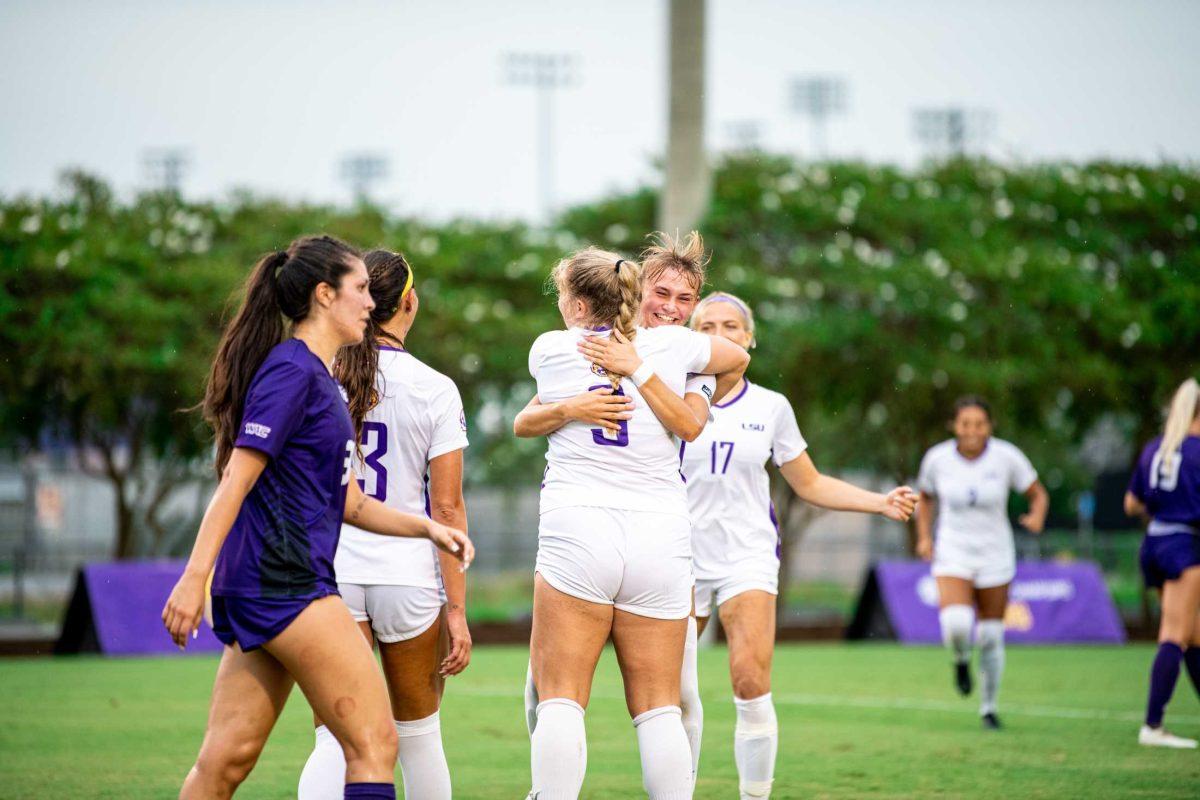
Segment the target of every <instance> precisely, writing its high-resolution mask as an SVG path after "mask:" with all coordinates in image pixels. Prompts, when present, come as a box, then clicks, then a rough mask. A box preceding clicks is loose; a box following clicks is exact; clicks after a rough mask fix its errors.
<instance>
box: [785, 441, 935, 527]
mask: <svg viewBox="0 0 1200 800" xmlns="http://www.w3.org/2000/svg"><path fill="white" fill-rule="evenodd" d="M779 471H780V472H781V473H782V474H783V477H784V480H786V481H787V482H788V485H789V486H791V487H792V491H793V492H795V493H796V496H797V497H799V498H800V499H801V500H803V501H805V502H806V503H811V504H813V505H814V506H820V507H821V508H829V509H832V510H834V511H860V512H863V513H867V514H881V515H882V516H885V517H887V518H888V519H894V520H896V521H898V522H905V521H907V520H908V518H909V517H910V516H911V515H912V512H913V509H914V508H915V506H916V504H917V495H916V493H915V492H913V490H912V489H909V488H908V487H907V486H900V487H898V488H896V489H893V490H892V491H890V492H888V493H887V494H880V493H879V492H871V491H867V490H866V489H860V488H859V487H857V486H855V485H853V484H850V483H846V482H845V481H843V480H838V479H837V478H831V477H829V476H828V475H822V474H821V473H820V472H818V471H817V468H816V465H814V464H813V462H812V459H811V458H809V455H808V453H801V454H800V455H799V456H797V457H796V458H793V459H792V460H791V461H789V462H787V463H786V464H784V465H783V466H782V467H780V468H779Z"/></svg>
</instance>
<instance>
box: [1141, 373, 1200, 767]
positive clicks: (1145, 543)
mask: <svg viewBox="0 0 1200 800" xmlns="http://www.w3.org/2000/svg"><path fill="white" fill-rule="evenodd" d="M1198 394H1200V386H1198V385H1197V383H1196V380H1195V378H1188V379H1187V380H1186V381H1184V382H1183V384H1182V385H1180V387H1179V388H1178V389H1177V390H1176V391H1175V396H1174V398H1173V399H1172V400H1171V410H1170V411H1169V412H1168V414H1167V422H1166V425H1165V426H1164V427H1163V433H1162V435H1161V436H1157V437H1155V438H1154V439H1153V440H1151V442H1150V443H1149V444H1147V445H1146V447H1145V448H1144V449H1143V450H1142V454H1141V457H1140V458H1138V462H1137V467H1136V468H1135V469H1134V473H1133V477H1132V478H1131V479H1130V481H1129V490H1128V491H1127V492H1126V493H1125V513H1126V514H1128V515H1129V516H1131V517H1135V516H1136V517H1143V518H1145V517H1149V524H1148V525H1147V527H1146V536H1145V538H1144V539H1143V540H1142V550H1141V563H1142V575H1143V577H1144V578H1145V580H1146V585H1147V586H1148V587H1151V588H1153V589H1157V590H1158V592H1159V596H1160V599H1161V601H1162V619H1161V621H1160V622H1159V628H1158V652H1157V653H1156V654H1155V656H1154V663H1153V665H1152V666H1151V669H1150V696H1149V698H1148V700H1147V701H1146V723H1145V725H1143V726H1142V729H1141V731H1139V732H1138V741H1139V742H1140V743H1141V744H1144V745H1150V746H1157V747H1178V748H1194V747H1196V740H1195V739H1185V738H1183V737H1182V736H1175V735H1173V734H1171V733H1169V732H1167V730H1166V729H1165V728H1163V712H1164V710H1165V709H1166V706H1167V702H1168V701H1169V700H1170V699H1171V694H1172V693H1173V692H1174V691H1175V682H1176V681H1177V680H1178V679H1179V662H1180V661H1184V662H1185V663H1186V664H1187V671H1188V675H1189V676H1190V677H1191V679H1192V684H1193V685H1194V686H1195V687H1196V691H1197V692H1200V631H1198V630H1197V626H1196V615H1197V612H1198V611H1200V418H1197V415H1196V412H1197V402H1196V400H1197V395H1198Z"/></svg>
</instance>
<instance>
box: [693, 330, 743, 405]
mask: <svg viewBox="0 0 1200 800" xmlns="http://www.w3.org/2000/svg"><path fill="white" fill-rule="evenodd" d="M709 338H710V339H711V340H712V356H711V357H710V358H709V360H708V366H706V367H705V368H704V370H703V371H704V372H705V373H707V374H709V375H715V376H716V377H717V390H716V393H715V394H714V395H713V397H714V398H715V399H717V400H720V399H721V398H723V397H725V395H727V394H729V393H730V392H732V391H733V387H735V386H737V385H738V381H740V380H741V379H742V376H743V375H745V374H746V367H748V366H750V354H749V353H747V352H746V351H745V350H743V349H742V348H741V347H738V346H737V345H736V344H734V343H733V342H731V341H729V340H728V339H726V338H724V337H721V336H710V337H709Z"/></svg>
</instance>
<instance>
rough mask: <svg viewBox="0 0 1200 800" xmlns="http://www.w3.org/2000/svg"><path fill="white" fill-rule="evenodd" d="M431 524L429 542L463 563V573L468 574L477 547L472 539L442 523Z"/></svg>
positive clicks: (430, 521) (431, 522)
mask: <svg viewBox="0 0 1200 800" xmlns="http://www.w3.org/2000/svg"><path fill="white" fill-rule="evenodd" d="M428 522H429V531H428V533H429V540H430V541H431V542H433V543H434V544H435V545H437V546H438V549H440V550H445V551H446V552H447V553H449V554H450V555H452V556H454V557H455V558H457V559H458V560H459V561H461V562H462V571H463V572H466V571H467V568H468V567H470V566H471V562H472V561H474V560H475V545H474V544H472V543H471V539H470V537H469V536H467V535H466V534H465V533H463V532H462V531H460V530H458V529H457V528H451V527H450V526H449V525H443V524H441V523H440V522H434V521H433V520H428Z"/></svg>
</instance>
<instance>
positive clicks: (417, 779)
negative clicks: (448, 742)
mask: <svg viewBox="0 0 1200 800" xmlns="http://www.w3.org/2000/svg"><path fill="white" fill-rule="evenodd" d="M396 733H397V734H399V737H400V747H399V748H398V749H397V751H396V760H397V761H398V762H399V763H400V774H401V775H403V776H404V800H450V767H448V766H447V765H446V752H445V751H444V750H443V749H442V722H441V718H440V717H439V716H438V712H437V711H435V712H433V713H432V714H430V715H429V716H428V717H425V719H417V720H411V721H408V722H401V721H400V720H396Z"/></svg>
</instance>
